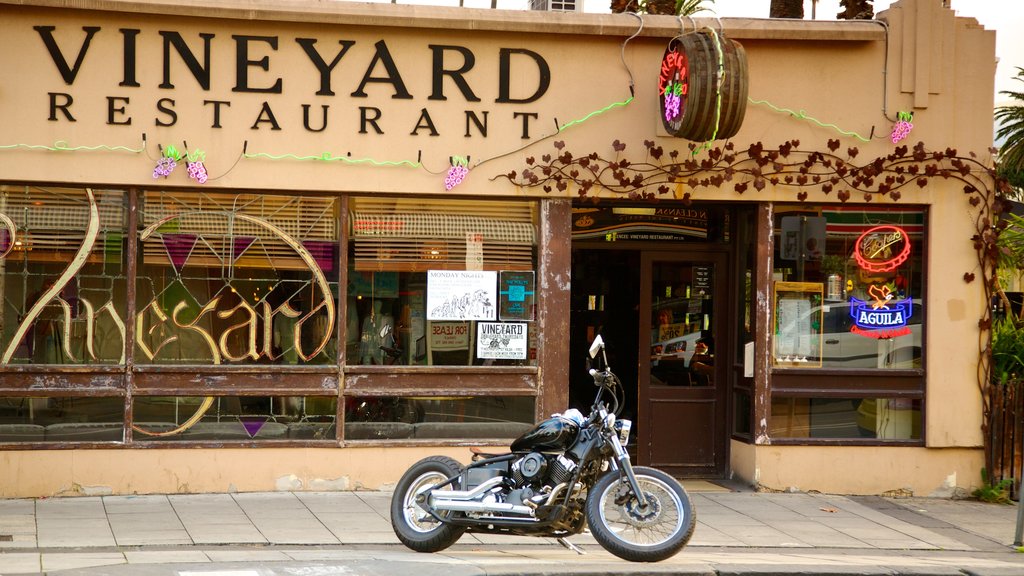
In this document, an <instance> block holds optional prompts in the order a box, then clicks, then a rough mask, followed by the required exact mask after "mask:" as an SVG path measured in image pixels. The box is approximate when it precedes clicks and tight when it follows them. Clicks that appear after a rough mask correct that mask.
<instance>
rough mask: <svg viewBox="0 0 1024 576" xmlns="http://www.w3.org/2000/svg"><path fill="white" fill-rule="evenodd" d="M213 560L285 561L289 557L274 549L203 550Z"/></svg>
mask: <svg viewBox="0 0 1024 576" xmlns="http://www.w3.org/2000/svg"><path fill="white" fill-rule="evenodd" d="M204 552H205V553H206V555H207V556H208V557H209V558H210V560H212V561H214V562H287V561H288V560H291V558H290V557H289V556H288V555H287V554H285V553H284V552H276V551H274V550H204Z"/></svg>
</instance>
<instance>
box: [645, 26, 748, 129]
mask: <svg viewBox="0 0 1024 576" xmlns="http://www.w3.org/2000/svg"><path fill="white" fill-rule="evenodd" d="M747 86H748V74H747V55H746V51H745V50H744V49H743V46H741V45H740V44H739V43H737V42H734V41H732V40H730V39H728V38H725V37H722V36H720V35H719V34H718V33H717V32H715V31H714V30H713V29H711V28H705V29H703V30H699V31H697V32H693V33H690V34H685V35H683V36H679V37H676V38H673V39H672V41H671V42H669V44H668V47H667V48H666V49H665V54H664V56H662V59H661V73H660V74H659V76H658V95H659V100H660V109H661V120H662V124H663V125H664V127H665V130H666V131H667V132H668V133H669V134H671V135H673V136H677V137H679V138H686V139H687V140H693V141H695V142H708V141H711V140H718V139H724V138H730V137H732V136H734V135H736V133H737V132H739V129H740V126H742V125H743V117H744V116H745V115H746V110H747Z"/></svg>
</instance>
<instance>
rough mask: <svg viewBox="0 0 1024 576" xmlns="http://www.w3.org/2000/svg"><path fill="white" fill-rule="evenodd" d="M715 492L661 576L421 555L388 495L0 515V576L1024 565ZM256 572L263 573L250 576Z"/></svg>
mask: <svg viewBox="0 0 1024 576" xmlns="http://www.w3.org/2000/svg"><path fill="white" fill-rule="evenodd" d="M709 486H711V485H709V484H708V483H694V484H691V486H690V493H691V496H692V498H693V501H694V505H695V507H696V510H697V519H698V525H697V529H696V532H695V533H694V536H693V539H692V540H691V541H690V544H689V545H688V546H687V547H686V548H685V549H684V550H683V552H681V553H680V554H679V555H678V556H676V557H675V558H672V559H670V560H667V561H665V562H661V563H659V564H655V565H647V564H631V563H628V562H624V561H622V560H619V559H618V558H615V557H614V556H611V555H610V554H608V553H606V552H604V550H603V549H601V548H600V546H598V545H597V543H596V542H595V541H594V540H593V538H591V537H590V535H589V534H581V535H578V536H574V537H573V538H571V539H570V541H571V542H573V543H574V544H575V545H577V546H578V547H579V548H581V549H582V550H583V551H584V552H585V553H586V554H584V555H577V554H576V553H575V552H573V551H570V550H567V549H565V548H563V547H562V546H560V545H559V544H558V543H557V542H556V541H555V540H553V539H538V538H523V537H507V536H492V535H481V534H467V535H465V536H463V538H462V539H461V540H460V541H459V543H458V544H456V546H454V547H453V548H451V549H449V550H446V551H444V552H443V553H441V554H416V553H413V552H410V551H408V550H406V549H405V548H404V547H402V546H401V545H400V544H399V543H398V540H397V539H396V537H395V535H394V532H393V531H392V529H391V524H390V522H389V520H388V507H389V504H390V500H391V494H390V493H388V492H329V493H328V492H319V493H314V492H273V493H236V494H183V495H151V496H103V497H76V498H43V499H21V500H0V574H2V575H4V576H7V575H11V574H39V573H46V574H68V575H71V574H76V575H83V576H85V575H90V576H100V575H105V574H110V575H124V576H128V575H154V576H156V575H172V574H173V575H177V574H182V575H186V574H193V575H199V574H203V575H205V574H238V575H241V574H252V575H254V576H255V575H260V576H263V575H270V574H303V573H306V574H340V573H345V574H349V575H352V574H381V575H388V574H408V573H409V572H408V570H409V569H412V568H411V565H410V564H408V563H414V564H415V570H416V572H417V573H422V575H423V576H428V575H429V574H432V573H433V572H434V571H436V572H437V573H438V574H444V575H446V576H459V575H461V574H467V575H469V574H488V575H495V574H547V573H558V574H606V573H607V574H612V573H615V574H640V573H643V574H649V573H655V572H670V573H674V574H719V575H721V574H859V575H870V574H887V575H888V574H914V575H917V576H921V575H925V574H938V575H943V576H946V575H950V574H977V575H1002V576H1008V575H1011V574H1013V575H1024V554H1021V553H1017V552H1016V551H1015V550H1014V549H1013V547H1012V542H1013V538H1014V534H1015V529H1016V510H1017V509H1016V506H1006V505H996V504H985V503H980V502H974V501H953V500H944V499H930V498H906V499H886V498H880V497H846V496H835V495H825V494H803V493H795V494H772V493H756V492H750V491H728V490H723V489H715V488H714V487H711V489H708V487H709ZM254 564H255V565H258V566H259V567H260V569H259V571H249V572H246V571H244V569H243V568H244V567H246V566H249V567H250V568H251V567H252V566H253V565H254ZM310 565H315V566H316V567H318V570H317V571H313V572H309V571H308V567H309V566H310ZM385 565H386V566H394V567H395V568H392V569H391V570H392V571H391V572H388V571H386V570H385V569H384V568H381V566H385ZM300 566H304V567H306V568H303V569H300ZM360 566H361V567H362V568H361V569H358V570H357V569H355V568H354V567H360ZM332 567H333V568H332ZM341 567H345V569H344V570H342V569H341ZM402 567H404V569H400V568H402ZM335 569H336V570H335ZM304 570H305V571H304ZM332 570H334V571H332ZM339 570H340V571H339Z"/></svg>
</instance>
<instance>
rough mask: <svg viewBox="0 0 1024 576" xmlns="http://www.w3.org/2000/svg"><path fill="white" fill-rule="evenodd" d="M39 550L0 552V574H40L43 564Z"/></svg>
mask: <svg viewBox="0 0 1024 576" xmlns="http://www.w3.org/2000/svg"><path fill="white" fill-rule="evenodd" d="M39 556H40V555H39V554H38V553H37V552H0V575H2V576H9V575H11V574H38V573H39V572H40V570H42V564H41V563H40V560H39Z"/></svg>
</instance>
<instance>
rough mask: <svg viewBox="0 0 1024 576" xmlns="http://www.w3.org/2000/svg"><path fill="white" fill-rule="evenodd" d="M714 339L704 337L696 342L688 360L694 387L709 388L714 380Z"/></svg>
mask: <svg viewBox="0 0 1024 576" xmlns="http://www.w3.org/2000/svg"><path fill="white" fill-rule="evenodd" d="M714 343H715V341H714V339H713V338H712V337H711V336H704V337H703V338H701V339H699V340H697V343H696V345H695V346H694V349H693V357H692V358H690V372H691V374H692V378H691V379H692V381H693V385H694V386H710V385H712V384H714V378H715V355H714V352H713V347H714Z"/></svg>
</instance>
